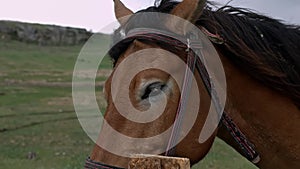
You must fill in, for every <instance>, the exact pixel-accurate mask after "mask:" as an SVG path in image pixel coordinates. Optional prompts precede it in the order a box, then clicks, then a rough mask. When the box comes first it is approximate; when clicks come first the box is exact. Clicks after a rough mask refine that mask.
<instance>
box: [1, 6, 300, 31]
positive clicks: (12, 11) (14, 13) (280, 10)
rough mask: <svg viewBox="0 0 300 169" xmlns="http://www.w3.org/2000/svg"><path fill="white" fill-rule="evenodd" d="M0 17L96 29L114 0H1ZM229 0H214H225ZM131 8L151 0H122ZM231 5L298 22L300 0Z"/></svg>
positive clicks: (103, 23)
mask: <svg viewBox="0 0 300 169" xmlns="http://www.w3.org/2000/svg"><path fill="white" fill-rule="evenodd" d="M1 1H2V3H1V7H0V20H17V21H24V22H33V23H46V24H56V25H63V26H74V27H81V28H86V29H88V30H93V31H99V30H101V28H103V27H105V26H106V25H108V24H109V23H111V22H113V21H114V20H115V18H114V13H113V0H72V1H71V0H1ZM228 1H229V0H215V2H219V3H220V4H225V3H226V2H228ZM123 2H124V4H126V5H127V6H128V7H129V8H130V9H132V10H133V11H137V10H139V9H142V8H146V7H148V6H151V5H152V4H153V3H154V0H123ZM230 4H231V5H235V6H242V7H247V8H251V9H254V10H256V11H259V12H261V13H263V14H266V15H268V16H272V17H275V18H278V19H283V20H285V21H286V22H287V23H293V24H298V25H300V0H233V1H232V2H231V3H230Z"/></svg>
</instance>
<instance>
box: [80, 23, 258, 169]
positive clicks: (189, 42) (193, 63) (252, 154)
mask: <svg viewBox="0 0 300 169" xmlns="http://www.w3.org/2000/svg"><path fill="white" fill-rule="evenodd" d="M200 29H201V30H202V32H203V33H204V34H205V35H206V36H207V37H208V38H209V39H210V40H211V41H212V42H214V41H216V42H215V43H217V44H222V43H224V41H223V39H221V38H219V37H218V36H216V35H212V34H210V33H209V32H208V31H207V30H206V29H205V28H200ZM178 37H179V36H178V35H175V34H173V33H170V32H167V31H161V30H156V29H148V28H147V29H143V28H139V29H134V30H132V31H129V32H128V34H127V36H126V38H125V39H123V40H122V41H120V42H119V43H117V44H116V45H115V46H114V47H113V48H112V49H111V50H110V52H109V53H113V51H114V50H115V49H117V48H118V47H119V44H124V43H127V44H130V43H131V42H133V41H134V40H145V41H150V42H159V43H161V44H166V45H167V46H172V47H174V48H176V49H177V50H185V51H186V52H187V67H186V72H185V76H184V83H183V86H182V92H181V97H180V101H179V105H178V109H177V113H176V119H175V122H174V125H173V129H172V134H171V137H170V139H169V142H168V147H167V150H166V153H165V155H166V156H173V155H175V145H174V143H175V142H176V139H177V138H178V134H179V129H180V126H181V121H182V118H183V116H184V113H185V105H186V103H185V101H186V100H187V97H188V92H189V89H190V85H191V76H192V75H191V74H189V73H188V72H192V73H193V72H194V70H195V69H196V70H197V71H198V72H199V74H200V76H201V79H202V81H203V83H204V85H205V87H206V90H207V92H208V93H209V95H210V96H211V98H212V101H213V103H214V106H215V108H216V110H217V112H219V111H222V110H221V108H220V103H219V101H218V97H217V96H216V93H214V92H215V90H214V87H213V86H211V83H210V77H209V75H208V73H207V70H206V68H205V66H204V64H203V63H202V61H201V59H199V58H198V57H197V55H200V57H202V55H201V49H202V44H201V43H200V40H199V39H198V37H197V35H190V36H189V37H188V38H183V37H179V38H178ZM212 39H213V40H212ZM192 49H194V50H192ZM195 49H196V50H195ZM115 62H116V61H115ZM188 69H190V70H191V71H187V70H188ZM220 124H223V125H224V126H225V127H226V129H227V130H228V131H229V133H230V134H231V135H232V137H233V138H234V140H235V141H236V142H237V143H238V144H239V146H240V148H241V150H242V151H243V153H244V156H245V157H246V158H247V159H248V160H249V161H252V162H253V163H255V162H256V161H257V159H258V158H259V155H258V153H257V152H256V151H255V148H254V145H253V144H251V143H250V142H249V141H248V139H247V138H246V136H245V135H244V134H243V133H242V132H241V131H240V130H239V128H238V127H237V125H236V124H235V123H234V122H233V121H232V119H231V118H230V117H229V116H228V115H227V113H226V112H224V113H223V115H222V118H221V123H220ZM171 147H174V148H171ZM85 168H87V169H95V168H97V169H122V168H119V167H115V166H111V165H107V164H102V163H100V162H95V161H93V160H91V159H90V158H87V159H86V163H85Z"/></svg>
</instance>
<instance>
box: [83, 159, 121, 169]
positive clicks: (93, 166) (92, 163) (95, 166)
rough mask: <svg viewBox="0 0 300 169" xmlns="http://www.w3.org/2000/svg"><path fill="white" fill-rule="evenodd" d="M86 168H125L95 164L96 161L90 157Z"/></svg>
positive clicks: (85, 165) (86, 162)
mask: <svg viewBox="0 0 300 169" xmlns="http://www.w3.org/2000/svg"><path fill="white" fill-rule="evenodd" d="M84 168H85V169H124V168H120V167H115V166H111V165H107V164H103V163H100V162H95V161H93V160H91V159H90V157H88V158H87V159H86V160H85V164H84Z"/></svg>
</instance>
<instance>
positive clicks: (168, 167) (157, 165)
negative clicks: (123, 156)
mask: <svg viewBox="0 0 300 169" xmlns="http://www.w3.org/2000/svg"><path fill="white" fill-rule="evenodd" d="M128 169H190V160H189V159H188V158H178V157H167V156H159V155H146V154H137V155H133V156H132V157H131V160H130V162H129V164H128Z"/></svg>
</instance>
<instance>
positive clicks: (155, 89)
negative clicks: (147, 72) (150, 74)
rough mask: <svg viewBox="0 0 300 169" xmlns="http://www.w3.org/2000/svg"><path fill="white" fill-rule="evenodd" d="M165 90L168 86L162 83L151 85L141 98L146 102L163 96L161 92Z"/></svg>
mask: <svg viewBox="0 0 300 169" xmlns="http://www.w3.org/2000/svg"><path fill="white" fill-rule="evenodd" d="M165 88H166V85H165V84H164V83H161V82H155V83H151V84H149V85H148V86H147V87H146V88H145V90H144V93H143V94H142V97H141V98H142V100H144V99H147V98H149V97H153V96H157V95H159V94H161V92H163V91H164V89H165Z"/></svg>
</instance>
